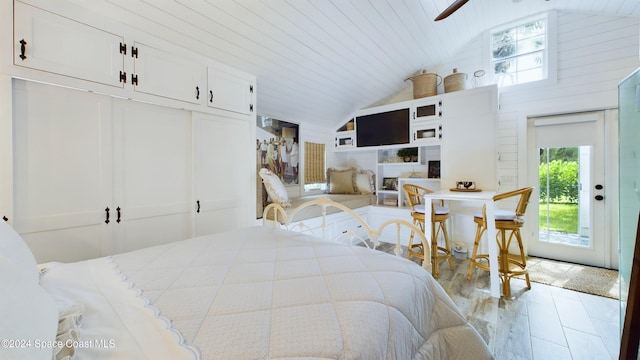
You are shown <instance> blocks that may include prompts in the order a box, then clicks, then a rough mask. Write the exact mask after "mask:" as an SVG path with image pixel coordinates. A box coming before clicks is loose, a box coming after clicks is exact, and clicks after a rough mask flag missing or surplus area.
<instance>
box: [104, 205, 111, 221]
mask: <svg viewBox="0 0 640 360" xmlns="http://www.w3.org/2000/svg"><path fill="white" fill-rule="evenodd" d="M104 211H105V212H106V213H107V219H106V220H105V221H104V223H105V224H108V223H109V222H110V221H109V208H106V209H104Z"/></svg>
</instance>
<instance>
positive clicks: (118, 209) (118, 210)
mask: <svg viewBox="0 0 640 360" xmlns="http://www.w3.org/2000/svg"><path fill="white" fill-rule="evenodd" d="M116 211H117V212H118V218H117V219H116V222H117V223H118V224H119V223H120V221H121V220H120V206H118V207H117V208H116Z"/></svg>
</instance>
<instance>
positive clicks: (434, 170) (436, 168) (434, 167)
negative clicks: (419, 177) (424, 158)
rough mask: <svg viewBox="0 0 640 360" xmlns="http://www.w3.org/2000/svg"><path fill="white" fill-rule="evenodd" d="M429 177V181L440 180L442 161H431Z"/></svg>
mask: <svg viewBox="0 0 640 360" xmlns="http://www.w3.org/2000/svg"><path fill="white" fill-rule="evenodd" d="M427 177H428V178H429V179H440V160H432V161H429V170H428V172H427Z"/></svg>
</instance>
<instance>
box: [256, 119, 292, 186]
mask: <svg viewBox="0 0 640 360" xmlns="http://www.w3.org/2000/svg"><path fill="white" fill-rule="evenodd" d="M256 125H257V126H258V127H257V130H256V161H257V164H258V167H259V168H267V169H269V170H271V171H272V172H273V173H274V174H276V175H277V176H278V177H279V178H280V180H282V183H283V184H284V185H285V186H297V184H298V172H299V171H298V165H299V163H300V159H299V154H300V149H299V148H298V124H294V123H291V122H288V121H283V120H279V119H273V118H271V117H267V116H263V115H258V116H256ZM258 170H259V169H258Z"/></svg>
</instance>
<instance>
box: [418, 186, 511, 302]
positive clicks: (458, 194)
mask: <svg viewBox="0 0 640 360" xmlns="http://www.w3.org/2000/svg"><path fill="white" fill-rule="evenodd" d="M495 195H496V192H495V191H452V190H441V191H434V192H432V193H429V194H425V195H424V200H425V219H431V203H432V200H445V201H476V202H479V203H482V204H484V205H486V209H487V231H486V232H485V233H486V235H487V238H488V239H489V241H488V244H489V267H490V269H491V271H490V272H489V279H490V291H491V296H493V297H495V298H499V297H500V295H501V291H500V278H499V276H498V244H497V243H496V240H495V239H496V222H495V202H494V201H493V197H494V196H495ZM424 225H425V226H424V230H425V235H426V237H427V240H428V241H429V243H430V242H431V227H432V224H431V221H425V224H424Z"/></svg>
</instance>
